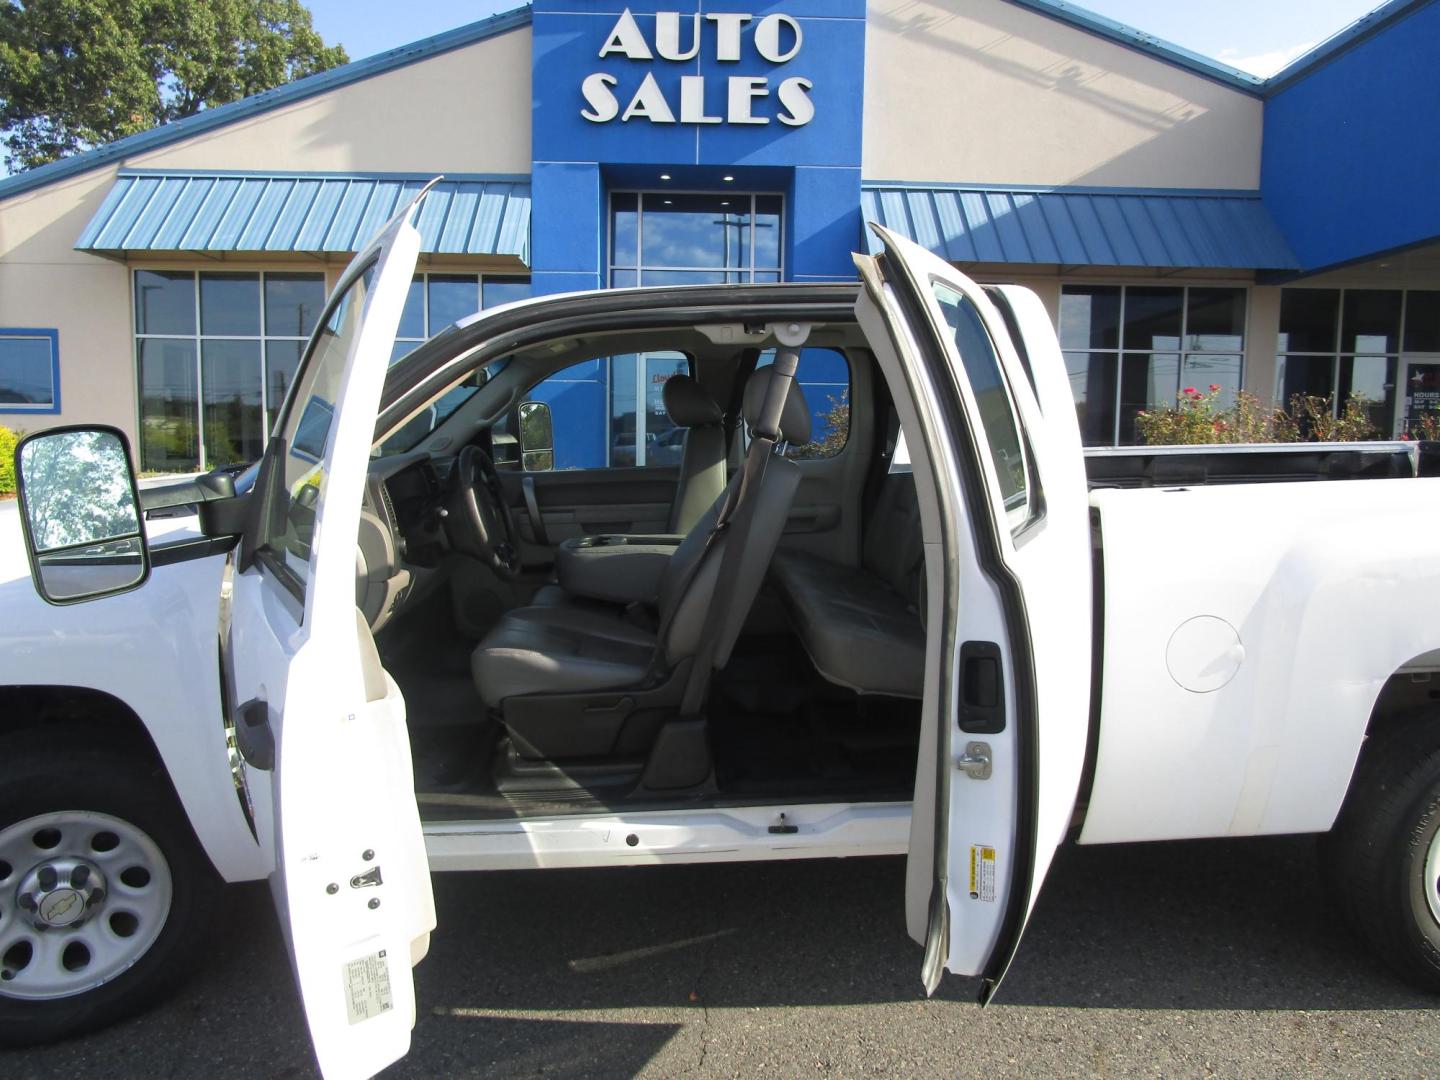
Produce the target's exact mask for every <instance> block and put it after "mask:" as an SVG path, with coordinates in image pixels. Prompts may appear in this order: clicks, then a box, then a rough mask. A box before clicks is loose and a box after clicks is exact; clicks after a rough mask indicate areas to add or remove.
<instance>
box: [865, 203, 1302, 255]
mask: <svg viewBox="0 0 1440 1080" xmlns="http://www.w3.org/2000/svg"><path fill="white" fill-rule="evenodd" d="M860 201H861V209H862V213H863V215H864V217H865V219H866V220H867V221H876V222H879V223H880V224H881V225H884V226H885V227H886V228H888V229H891V230H893V231H895V232H897V233H899V234H900V235H902V236H907V237H909V238H910V239H912V240H914V241H916V242H917V243H919V244H921V245H923V246H925V247H926V248H928V249H929V250H931V251H933V252H934V253H935V254H937V255H939V256H940V257H941V258H944V259H947V260H949V261H950V262H956V263H1030V264H1050V265H1060V266H1137V267H1152V268H1156V269H1162V268H1163V269H1180V268H1197V269H1199V268H1204V269H1245V270H1261V269H1264V270H1282V269H1294V268H1298V266H1299V263H1298V262H1297V260H1296V258H1295V255H1294V253H1293V252H1292V251H1291V250H1290V245H1289V244H1287V243H1286V241H1285V237H1284V236H1283V235H1282V234H1281V232H1280V229H1279V228H1278V227H1277V226H1276V224H1275V222H1274V221H1272V220H1271V218H1270V213H1269V211H1267V210H1266V209H1265V205H1264V203H1262V202H1261V201H1260V195H1259V193H1258V192H1236V191H1225V192H1215V191H1171V190H1165V189H1150V190H1134V189H1119V188H1014V187H1007V188H1000V187H990V186H985V185H974V186H949V185H944V186H940V185H935V186H930V185H915V184H884V183H866V184H865V185H864V187H863V189H862V190H861V195H860ZM865 233H866V237H865V243H866V244H868V245H869V246H870V250H872V251H873V250H875V246H876V243H877V242H876V240H875V239H874V237H873V235H872V234H871V233H870V231H869V230H868V229H867V230H865Z"/></svg>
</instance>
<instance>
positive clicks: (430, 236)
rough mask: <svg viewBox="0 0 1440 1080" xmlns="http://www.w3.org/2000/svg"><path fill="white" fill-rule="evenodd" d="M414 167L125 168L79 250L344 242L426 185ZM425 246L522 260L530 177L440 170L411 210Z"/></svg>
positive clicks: (323, 248) (329, 246) (353, 246)
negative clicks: (362, 171)
mask: <svg viewBox="0 0 1440 1080" xmlns="http://www.w3.org/2000/svg"><path fill="white" fill-rule="evenodd" d="M428 179H429V177H425V176H421V175H377V174H372V175H353V176H352V175H335V174H329V173H289V174H283V175H273V174H260V173H230V172H208V173H189V172H187V173H178V172H169V171H141V170H131V171H127V172H122V173H121V174H120V175H119V176H118V177H117V178H116V180H115V186H114V187H112V188H111V189H110V193H109V195H107V196H106V197H105V202H104V203H103V204H102V205H101V207H100V209H99V210H98V211H96V213H95V216H94V217H93V218H92V219H91V220H90V223H89V224H88V225H87V226H85V231H84V232H83V233H81V235H80V239H79V240H78V241H76V244H75V246H76V248H78V249H80V250H82V251H100V252H117V253H118V252H130V251H233V252H242V251H243V252H257V251H268V252H274V251H291V252H317V253H318V252H327V251H333V252H351V251H355V250H357V249H358V248H359V246H360V245H361V244H363V243H364V242H365V241H366V240H368V239H369V238H370V236H371V234H373V233H374V232H375V230H376V229H378V228H379V227H380V226H381V225H383V224H384V223H385V222H386V221H388V220H389V218H390V216H391V215H392V214H394V212H395V211H396V210H397V209H398V208H399V207H400V206H401V205H402V204H403V202H404V201H405V200H406V199H408V198H409V197H410V196H411V195H413V194H414V193H415V192H416V191H419V190H420V189H421V188H422V187H424V186H425V184H426V182H427V181H428ZM416 225H417V226H418V228H419V229H420V237H421V244H422V247H421V250H422V251H424V252H425V253H426V254H431V255H446V254H454V255H514V256H516V257H517V258H519V259H520V260H521V261H522V262H525V263H527V264H528V263H529V261H530V181H529V178H528V177H526V178H517V177H506V178H498V179H497V178H489V177H485V178H471V177H466V178H462V179H445V180H441V181H440V182H439V183H438V184H436V185H435V187H434V189H433V190H432V191H431V192H430V194H429V195H428V196H426V198H425V202H424V204H423V205H422V206H421V208H420V214H419V217H418V219H417V220H416Z"/></svg>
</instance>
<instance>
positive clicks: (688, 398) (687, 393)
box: [660, 375, 725, 428]
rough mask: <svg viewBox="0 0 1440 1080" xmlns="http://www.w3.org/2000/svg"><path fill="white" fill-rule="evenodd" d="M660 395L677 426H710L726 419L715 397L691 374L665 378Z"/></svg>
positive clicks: (672, 421) (671, 420) (671, 419)
mask: <svg viewBox="0 0 1440 1080" xmlns="http://www.w3.org/2000/svg"><path fill="white" fill-rule="evenodd" d="M660 396H661V397H662V398H663V399H664V401H665V411H666V412H667V413H669V414H670V422H671V423H673V424H675V425H676V426H677V427H687V428H690V427H708V426H709V425H711V424H718V423H720V421H721V420H722V419H724V416H725V414H724V412H722V411H721V409H720V406H719V405H718V404H717V403H716V401H715V399H714V398H713V397H711V396H710V395H709V394H707V393H706V392H705V390H704V388H703V387H702V386H701V385H700V384H699V383H698V382H696V381H695V380H694V379H692V378H691V377H690V376H689V375H671V376H670V378H668V379H666V380H665V386H664V387H663V388H662V389H661V392H660Z"/></svg>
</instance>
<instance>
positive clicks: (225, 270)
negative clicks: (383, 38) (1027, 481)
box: [0, 0, 1440, 471]
mask: <svg viewBox="0 0 1440 1080" xmlns="http://www.w3.org/2000/svg"><path fill="white" fill-rule="evenodd" d="M1437 70H1440V3H1435V2H1432V0H1391V2H1390V3H1387V4H1385V5H1383V6H1382V7H1380V8H1378V9H1377V10H1376V11H1375V12H1373V13H1372V14H1371V15H1369V16H1367V17H1366V18H1364V19H1362V20H1360V21H1359V22H1358V23H1356V24H1355V25H1353V26H1351V27H1349V28H1348V29H1346V30H1344V31H1342V32H1341V33H1339V34H1337V35H1336V36H1334V37H1333V38H1331V39H1329V40H1328V41H1326V42H1325V43H1323V44H1322V45H1320V46H1319V47H1317V48H1316V49H1314V50H1313V51H1311V52H1310V53H1309V54H1307V55H1306V56H1303V57H1301V58H1300V59H1299V60H1297V61H1296V62H1295V63H1293V64H1292V65H1290V66H1289V67H1288V68H1286V69H1285V70H1284V71H1282V72H1280V73H1279V74H1278V75H1276V76H1274V77H1272V78H1269V79H1258V78H1255V77H1253V76H1251V75H1248V74H1246V73H1244V72H1241V71H1238V70H1235V69H1233V68H1229V67H1227V66H1225V65H1223V64H1221V63H1218V62H1216V61H1214V60H1211V59H1207V58H1205V57H1202V56H1199V55H1197V54H1195V53H1192V52H1189V51H1187V50H1185V49H1182V48H1179V47H1176V46H1173V45H1170V44H1167V43H1165V42H1162V41H1158V40H1156V39H1155V38H1154V37H1152V36H1151V35H1148V34H1146V33H1144V32H1143V31H1142V30H1137V29H1132V28H1129V27H1126V26H1123V25H1120V24H1118V23H1114V22H1111V21H1109V20H1107V19H1104V18H1101V17H1100V16H1097V15H1094V14H1091V13H1088V12H1086V11H1085V10H1083V9H1081V8H1078V7H1076V6H1075V5H1073V4H1070V3H1068V2H1063V0H869V2H868V3H867V2H866V0H785V2H777V3H766V2H754V3H734V2H731V0H703V2H702V0H662V2H659V3H652V2H648V0H632V2H629V3H626V2H624V0H594V2H590V0H535V3H534V4H532V5H531V6H528V7H525V8H521V9H519V10H516V11H513V12H510V13H508V14H504V15H499V16H496V17H494V18H490V19H486V20H483V21H480V22H477V23H475V24H473V25H470V26H466V27H462V28H460V29H457V30H454V31H451V32H448V33H445V34H441V35H438V36H436V37H433V38H428V39H426V40H424V41H419V42H416V43H414V44H412V45H408V46H405V47H403V48H399V49H395V50H392V51H390V52H388V53H384V54H381V55H379V56H375V57H371V58H369V59H366V60H361V61H357V62H355V63H351V64H349V65H347V66H345V67H342V68H337V69H335V70H332V71H328V72H325V73H323V74H320V75H316V76H313V77H311V78H307V79H303V80H300V81H298V82H295V83H291V84H288V85H286V86H283V87H280V88H278V89H276V90H272V91H268V92H266V93H262V94H259V95H257V96H255V97H253V98H249V99H246V100H244V101H240V102H236V103H234V104H232V105H227V106H223V107H220V108H215V109H211V110H208V111H205V112H202V113H200V114H198V115H196V116H193V117H190V118H188V119H185V120H181V121H178V122H175V123H173V124H169V125H166V126H164V127H161V128H156V129H154V130H151V131H146V132H144V133H141V134H138V135H135V136H131V137H129V138H126V139H122V140H120V141H118V142H116V143H113V144H110V145H107V146H104V147H101V148H99V149H97V150H94V151H91V152H89V153H85V154H82V155H79V156H77V157H74V158H70V159H67V160H64V161H61V162H58V163H55V164H52V165H49V166H45V167H43V168H39V169H36V170H33V171H31V172H28V173H23V174H19V175H16V176H12V177H9V178H7V179H3V180H0V424H3V425H6V426H10V427H13V428H19V429H23V430H36V429H39V428H42V427H46V426H51V425H55V424H71V423H107V424H113V425H116V426H118V427H120V428H122V429H124V430H125V431H126V432H127V433H128V434H129V436H130V437H131V440H132V443H133V445H134V446H135V448H136V453H137V456H138V457H139V459H140V465H141V467H142V468H144V469H146V470H158V471H166V470H187V471H188V470H195V469H199V468H205V467H209V466H212V465H221V464H226V463H232V462H236V461H244V460H251V459H253V458H255V457H257V456H258V455H259V453H260V450H261V448H262V447H263V445H264V441H265V439H266V437H267V432H268V428H269V423H270V420H271V419H272V418H273V416H274V414H275V412H276V410H277V408H278V407H279V405H280V402H281V400H282V399H283V396H284V394H285V392H286V389H287V388H288V386H289V383H290V380H291V378H292V376H293V373H294V371H295V367H296V363H297V360H298V357H299V353H300V350H301V348H302V347H303V344H304V342H305V340H306V338H307V336H308V335H309V333H310V331H311V330H312V328H313V326H314V323H315V320H316V318H317V316H318V314H319V312H320V309H321V306H322V303H323V299H324V295H325V293H326V291H327V289H328V287H329V286H330V285H332V284H333V283H334V282H335V280H336V279H337V277H338V275H339V273H340V271H341V270H342V268H343V267H344V265H345V264H346V262H347V260H348V259H349V258H350V257H351V255H353V253H354V252H355V250H356V248H357V246H358V245H360V244H362V243H363V242H364V240H365V239H366V238H367V237H368V236H369V235H370V234H371V233H372V231H373V230H374V229H375V228H376V227H377V226H379V225H380V224H381V223H382V222H383V221H385V220H386V219H387V218H388V217H389V216H390V215H391V214H392V213H393V212H394V211H395V209H396V208H397V207H398V206H399V205H401V203H402V201H403V200H404V199H405V198H407V196H408V194H410V193H413V192H414V191H416V190H418V189H419V188H420V187H422V186H423V185H424V184H425V183H426V182H427V181H429V180H430V179H432V178H433V177H435V176H437V175H438V176H443V179H442V180H441V181H440V182H439V183H438V184H437V186H436V188H435V190H434V191H433V192H432V194H431V195H430V196H429V197H428V198H427V200H426V202H425V203H424V205H423V208H422V209H421V211H420V214H419V218H418V226H419V229H420V232H421V234H422V237H423V245H422V249H423V255H422V257H421V262H420V266H419V268H418V272H417V277H416V279H415V283H414V285H413V287H412V290H411V297H410V304H409V305H408V306H407V308H406V311H405V315H404V317H403V320H402V324H401V330H400V338H401V340H400V341H399V342H398V343H397V346H396V350H395V351H396V355H397V356H399V355H403V353H404V352H405V351H407V350H408V349H410V348H413V347H414V346H415V344H417V343H418V342H419V341H421V340H423V339H424V338H425V337H426V336H428V335H429V334H432V333H435V332H436V331H438V330H439V329H441V328H442V327H443V326H445V325H446V324H448V323H449V322H451V321H453V320H455V319H456V318H459V317H462V316H464V315H466V314H468V313H470V312H472V311H473V310H475V309H476V308H478V307H482V306H484V307H490V306H494V305H496V304H499V303H504V302H507V301H510V300H513V299H516V298H519V297H523V296H528V295H540V294H545V293H553V292H561V291H571V290H577V289H595V288H608V287H625V286H633V285H684V284H701V283H716V282H736V283H739V282H777V281H797V282H820V281H853V280H855V278H856V275H855V270H854V266H853V263H852V259H851V253H852V252H854V251H857V250H861V251H863V250H867V248H869V249H873V247H874V245H875V240H874V237H873V235H872V234H871V232H870V230H869V229H868V227H867V223H869V222H876V223H879V224H881V225H883V226H885V227H886V228H889V229H892V230H895V231H896V232H898V233H901V234H903V235H905V236H908V237H910V238H912V239H914V240H916V241H918V242H919V243H920V244H922V245H924V246H925V247H927V248H929V249H930V250H932V251H934V252H936V253H937V254H939V255H940V256H941V257H943V258H944V259H946V260H948V261H949V262H951V263H953V264H954V265H956V266H958V267H960V268H961V269H963V270H964V271H965V272H966V273H968V274H970V275H972V276H973V277H975V278H977V279H978V280H981V281H1013V282H1020V283H1023V284H1025V285H1027V286H1029V287H1031V288H1032V289H1034V290H1035V291H1036V292H1037V293H1038V294H1039V295H1040V297H1041V298H1042V299H1043V301H1044V303H1045V304H1046V306H1047V307H1048V309H1049V310H1050V312H1051V314H1052V316H1053V318H1054V319H1055V322H1056V325H1057V328H1058V330H1059V334H1060V337H1061V342H1062V345H1063V348H1064V351H1065V358H1066V364H1067V366H1068V368H1069V371H1070V377H1071V383H1072V386H1073V388H1074V392H1075V401H1076V407H1077V409H1078V411H1079V414H1080V417H1081V421H1082V428H1083V431H1084V434H1085V438H1086V441H1087V442H1088V443H1090V444H1092V445H1114V444H1125V443H1128V442H1133V441H1134V440H1135V415H1136V413H1137V412H1138V411H1140V410H1142V409H1145V408H1148V407H1151V406H1154V405H1158V404H1164V403H1168V402H1171V401H1173V400H1174V399H1175V396H1176V394H1177V392H1178V391H1180V390H1181V389H1182V388H1184V387H1187V386H1198V387H1200V388H1202V389H1204V388H1205V387H1208V386H1211V385H1216V386H1219V387H1221V388H1222V389H1221V391H1220V396H1221V398H1222V399H1228V398H1229V397H1230V396H1231V395H1233V394H1234V392H1235V391H1236V390H1237V389H1240V388H1243V389H1246V390H1249V391H1250V392H1252V393H1254V394H1256V395H1258V396H1259V397H1261V398H1262V399H1265V400H1278V401H1284V400H1288V399H1289V397H1290V396H1291V395H1292V394H1295V393H1313V394H1319V395H1329V396H1331V397H1332V398H1333V399H1335V400H1338V401H1342V402H1343V401H1344V400H1345V399H1346V398H1348V397H1349V396H1350V395H1352V394H1353V395H1358V396H1360V397H1361V398H1362V399H1363V400H1364V402H1365V404H1366V408H1367V409H1368V410H1369V412H1370V414H1371V416H1372V418H1373V419H1374V421H1375V423H1376V424H1377V426H1378V427H1380V428H1381V430H1382V431H1383V432H1384V433H1385V434H1387V435H1388V434H1392V433H1393V434H1399V433H1402V432H1404V431H1405V430H1406V427H1407V425H1408V424H1409V422H1410V421H1411V420H1412V419H1413V418H1414V417H1415V416H1416V415H1418V413H1419V412H1421V411H1423V410H1427V409H1433V408H1436V407H1437V406H1440V197H1437V196H1440V77H1437V74H1436V73H1437ZM687 363H688V360H687V359H686V358H685V357H683V356H680V355H678V354H646V355H639V356H617V357H610V358H605V359H601V360H592V361H587V362H586V363H585V364H582V365H578V366H577V367H576V368H574V369H570V370H567V371H564V372H561V373H559V374H558V375H556V376H554V377H552V378H551V379H549V380H547V381H546V383H543V384H541V385H540V386H539V387H537V388H536V389H535V391H534V395H535V396H536V397H538V398H543V399H545V400H548V401H550V402H551V403H552V408H553V410H554V412H555V427H556V440H557V445H556V463H557V465H559V466H561V467H596V466H603V465H645V464H654V463H659V462H665V461H671V460H674V454H675V452H676V444H675V441H674V434H673V433H672V429H671V425H670V424H669V421H668V418H667V417H665V415H664V410H663V408H662V407H661V406H660V393H659V389H660V387H661V386H662V385H663V383H664V381H665V379H666V378H668V377H669V376H670V375H671V374H673V373H674V372H676V371H680V370H684V369H685V365H686V364H687ZM805 378H806V381H807V382H808V383H810V384H812V385H816V386H818V387H819V388H820V389H821V391H822V392H821V393H820V394H819V395H818V396H817V395H816V394H813V393H812V394H811V395H810V396H811V399H812V401H820V402H822V403H835V402H843V400H844V394H845V391H846V389H847V386H848V381H847V372H846V371H845V368H844V363H843V358H839V357H838V356H831V357H829V358H827V357H825V356H819V357H817V358H815V361H814V363H813V364H811V368H810V370H808V371H807V372H806V373H805ZM825 407H826V405H824V404H822V405H821V406H820V407H819V409H820V411H824V408H825Z"/></svg>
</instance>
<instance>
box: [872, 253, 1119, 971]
mask: <svg viewBox="0 0 1440 1080" xmlns="http://www.w3.org/2000/svg"><path fill="white" fill-rule="evenodd" d="M876 232H877V234H879V235H880V237H881V239H882V240H883V241H884V245H885V251H884V253H883V254H882V255H878V256H874V257H857V259H856V263H857V265H858V266H859V268H860V272H861V277H862V278H863V279H864V283H865V286H866V288H865V290H864V291H863V292H862V294H861V298H860V301H859V303H858V305H857V309H856V310H857V315H858V316H859V319H860V322H861V324H862V325H863V326H864V327H865V329H866V332H867V334H868V335H869V337H870V338H871V341H872V343H874V345H875V348H876V354H877V356H878V357H879V359H880V361H881V363H882V365H883V366H884V367H885V368H886V370H887V374H888V375H889V376H890V377H891V379H892V381H893V380H896V379H898V380H899V381H900V383H901V384H905V385H908V387H909V390H910V393H909V394H908V395H906V394H897V395H896V402H897V406H898V407H899V408H900V410H901V422H902V424H903V425H904V427H905V428H906V438H907V441H908V443H909V446H910V447H911V457H912V461H913V463H914V469H915V478H916V484H917V487H919V490H921V492H922V499H921V505H922V509H923V510H924V512H925V514H926V520H925V542H926V572H927V576H928V585H929V590H930V597H929V602H928V605H929V621H928V623H927V625H928V626H929V627H930V633H931V642H930V653H929V659H928V662H927V669H926V689H925V709H924V722H923V726H922V730H921V742H920V756H919V764H918V767H917V768H918V771H917V774H916V786H915V812H914V818H913V824H912V826H911V836H910V855H909V864H908V872H907V881H906V918H907V922H908V924H909V928H910V933H911V936H912V937H914V938H915V939H916V940H917V941H920V942H922V943H923V944H924V945H925V960H924V968H923V972H922V977H923V979H924V982H925V986H926V989H927V990H930V991H933V990H934V989H935V987H936V986H937V985H938V983H939V981H940V977H941V974H942V973H943V972H944V971H946V970H948V971H952V972H955V973H957V974H961V975H981V976H983V977H984V979H985V984H984V989H983V990H982V994H981V999H982V1000H988V998H989V997H990V995H991V994H993V992H994V990H995V988H996V986H997V985H998V984H999V981H1000V978H1001V977H1002V976H1003V974H1004V972H1005V969H1006V968H1007V967H1008V965H1009V963H1010V960H1011V958H1012V957H1013V956H1014V954H1015V950H1016V948H1017V946H1018V945H1019V942H1020V935H1021V933H1022V932H1023V930H1024V928H1025V923H1026V920H1027V919H1028V918H1029V914H1030V911H1031V909H1032V907H1033V905H1034V903H1035V899H1036V897H1037V895H1038V894H1039V890H1040V885H1041V882H1042V881H1043V880H1044V877H1045V873H1046V871H1047V870H1048V869H1049V866H1050V862H1051V859H1052V858H1053V856H1054V854H1055V849H1056V847H1057V846H1058V844H1059V843H1060V841H1061V839H1062V838H1063V837H1064V834H1065V831H1066V828H1067V827H1068V824H1069V821H1070V817H1071V814H1072V812H1073V809H1074V804H1075V795H1076V790H1077V788H1078V786H1079V781H1080V774H1081V770H1082V768H1083V764H1084V757H1085V746H1086V739H1087V731H1088V714H1089V707H1090V676H1091V671H1090V659H1091V634H1092V626H1091V556H1090V529H1089V511H1088V497H1087V490H1086V483H1085V473H1084V460H1083V456H1082V452H1081V444H1080V433H1079V426H1078V423H1077V421H1076V417H1075V407H1074V404H1073V402H1072V399H1071V395H1070V388H1069V385H1068V381H1067V379H1066V375H1065V365H1064V360H1063V358H1062V357H1061V355H1060V351H1059V346H1058V343H1057V342H1056V339H1055V334H1054V331H1053V330H1052V329H1051V326H1050V321H1049V318H1048V316H1047V315H1046V313H1045V310H1044V308H1043V307H1042V305H1041V304H1040V301H1039V300H1038V298H1036V297H1035V296H1034V294H1033V293H1030V292H1029V291H1028V290H1025V289H1018V288H1013V287H1007V288H1004V289H991V290H986V289H982V288H981V287H980V286H978V285H976V284H975V283H974V282H973V281H971V280H970V279H969V278H967V277H966V276H965V275H963V274H961V273H960V272H959V271H957V270H956V269H955V268H954V267H952V266H950V265H949V264H948V263H945V262H942V261H941V260H940V259H937V258H936V257H935V256H933V255H931V254H930V253H929V252H927V251H925V250H924V249H922V248H920V247H918V246H917V245H915V244H913V243H911V242H909V241H907V240H904V239H901V238H900V237H897V236H895V235H894V234H893V233H890V232H888V231H885V230H883V229H879V228H877V229H876ZM1017 345H1018V348H1017ZM1021 350H1024V353H1023V356H1024V361H1023V362H1022V352H1021ZM1032 375H1033V381H1032ZM902 398H906V399H907V400H905V401H903V402H902V401H901V399H902ZM922 485H923V486H922ZM926 487H928V488H929V489H930V491H933V493H934V500H933V502H930V501H929V500H927V499H926V498H925V497H924V496H925V488H926ZM927 502H930V505H928V506H927Z"/></svg>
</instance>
